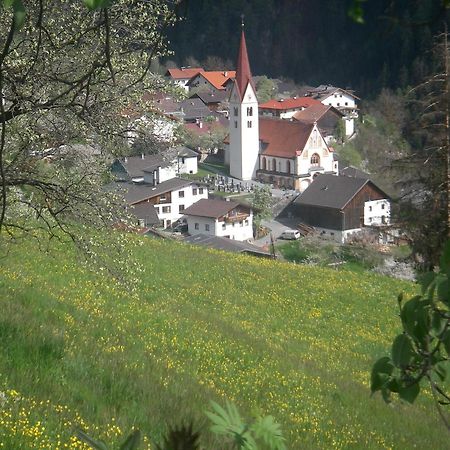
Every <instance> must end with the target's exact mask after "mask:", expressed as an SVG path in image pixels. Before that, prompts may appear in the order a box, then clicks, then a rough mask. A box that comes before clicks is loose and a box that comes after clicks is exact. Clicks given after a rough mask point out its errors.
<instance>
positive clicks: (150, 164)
mask: <svg viewBox="0 0 450 450" xmlns="http://www.w3.org/2000/svg"><path fill="white" fill-rule="evenodd" d="M118 161H119V163H120V165H121V166H122V167H123V168H124V170H125V171H126V172H127V174H128V175H129V176H130V177H132V178H136V177H143V176H144V173H143V172H144V170H145V169H149V168H154V167H158V166H161V167H163V166H167V165H168V164H169V161H168V160H166V159H165V158H164V157H163V155H162V154H161V153H158V154H156V155H141V156H127V157H125V158H121V159H119V160H118Z"/></svg>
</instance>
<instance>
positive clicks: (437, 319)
mask: <svg viewBox="0 0 450 450" xmlns="http://www.w3.org/2000/svg"><path fill="white" fill-rule="evenodd" d="M446 324H447V320H446V319H444V318H443V317H442V316H441V314H440V313H439V312H438V311H433V313H432V316H431V327H432V328H433V331H434V335H435V336H439V335H440V334H441V333H442V332H443V331H444V329H445V325H446Z"/></svg>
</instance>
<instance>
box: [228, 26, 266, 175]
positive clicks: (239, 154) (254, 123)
mask: <svg viewBox="0 0 450 450" xmlns="http://www.w3.org/2000/svg"><path fill="white" fill-rule="evenodd" d="M229 119H230V122H229V142H230V144H229V145H230V147H229V163H230V175H231V176H232V177H235V178H239V179H240V180H251V179H253V178H255V177H256V170H257V169H258V164H259V121H258V100H257V98H256V89H255V85H254V83H253V80H252V74H251V72H250V63H249V61H248V54H247V45H246V43H245V35H244V24H242V34H241V44H240V47H239V55H238V60H237V65H236V79H235V81H234V86H233V88H232V90H231V95H230V116H229Z"/></svg>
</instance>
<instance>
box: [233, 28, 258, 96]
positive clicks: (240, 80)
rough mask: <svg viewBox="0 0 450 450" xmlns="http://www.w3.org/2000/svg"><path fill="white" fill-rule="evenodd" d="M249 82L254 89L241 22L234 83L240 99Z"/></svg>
mask: <svg viewBox="0 0 450 450" xmlns="http://www.w3.org/2000/svg"><path fill="white" fill-rule="evenodd" d="M249 83H250V84H251V86H252V88H253V90H254V91H256V89H255V86H254V85H253V79H252V73H251V71H250V63H249V61H248V54H247V44H246V42H245V33H244V23H243V22H242V32H241V44H240V46H239V55H238V60H237V64H236V84H237V87H238V90H239V96H240V98H241V100H242V99H243V98H244V93H245V90H246V89H247V85H248V84H249Z"/></svg>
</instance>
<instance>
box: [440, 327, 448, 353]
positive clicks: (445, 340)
mask: <svg viewBox="0 0 450 450" xmlns="http://www.w3.org/2000/svg"><path fill="white" fill-rule="evenodd" d="M441 342H442V344H443V345H444V347H445V351H446V352H447V355H448V356H449V357H450V330H447V331H446V332H445V333H444V335H443V336H442V337H441Z"/></svg>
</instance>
